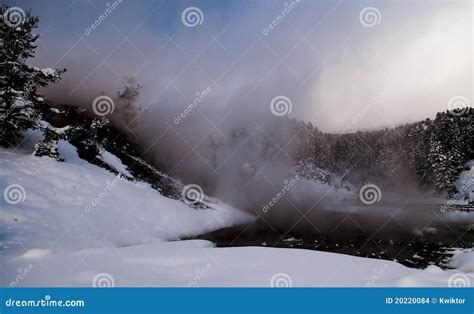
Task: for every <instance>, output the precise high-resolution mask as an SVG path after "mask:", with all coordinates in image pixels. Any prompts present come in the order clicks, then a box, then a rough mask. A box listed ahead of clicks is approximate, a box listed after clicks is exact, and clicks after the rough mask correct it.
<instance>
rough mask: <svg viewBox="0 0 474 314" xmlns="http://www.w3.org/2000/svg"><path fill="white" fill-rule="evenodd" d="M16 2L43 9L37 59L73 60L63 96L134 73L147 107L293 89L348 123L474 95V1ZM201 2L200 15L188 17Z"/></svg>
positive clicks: (328, 122)
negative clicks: (207, 92)
mask: <svg viewBox="0 0 474 314" xmlns="http://www.w3.org/2000/svg"><path fill="white" fill-rule="evenodd" d="M7 3H8V4H10V5H14V6H18V7H21V8H23V9H25V10H28V9H30V8H31V9H32V11H33V13H35V14H38V15H40V16H41V20H40V30H39V31H40V33H41V35H42V37H41V39H40V43H39V47H38V54H37V59H36V60H35V61H34V62H35V64H37V65H40V66H43V67H45V66H51V67H52V66H54V67H66V68H68V69H69V71H68V72H67V74H66V75H65V76H64V80H63V82H61V83H60V85H59V86H58V87H56V91H59V92H60V94H61V95H62V96H65V97H66V98H61V101H67V97H69V96H71V98H74V99H77V98H78V97H79V98H80V97H82V96H83V97H84V100H81V101H83V102H84V104H88V103H89V102H90V98H91V97H93V96H94V95H98V93H99V92H100V91H101V90H105V91H106V92H107V93H113V90H114V89H115V88H116V87H117V85H118V84H119V82H120V79H121V77H122V76H123V75H134V76H136V77H137V78H138V79H139V80H140V81H141V82H142V83H143V85H144V87H143V93H142V96H141V98H140V104H141V106H142V107H143V108H147V111H146V112H151V113H153V112H155V111H157V110H160V108H161V109H163V108H167V109H168V110H171V111H173V112H181V111H182V110H183V109H184V108H185V107H186V106H188V105H189V104H190V103H191V102H192V100H193V98H194V97H195V95H196V91H202V90H204V89H206V88H207V87H211V89H212V93H211V94H212V97H209V98H208V99H207V100H206V101H204V102H203V103H201V104H200V106H202V107H203V108H202V109H203V111H204V110H208V111H209V110H215V111H220V110H222V112H225V110H226V109H227V108H233V109H235V110H234V111H235V112H246V113H247V114H249V113H250V114H252V113H253V112H258V113H261V114H265V113H268V114H271V113H270V103H271V100H272V99H273V98H274V97H276V96H286V97H288V99H290V100H291V107H292V110H291V112H289V114H290V115H291V116H294V117H298V118H301V119H304V120H306V121H311V122H312V123H313V124H315V125H317V126H318V127H319V128H320V129H323V130H326V131H343V130H345V131H347V130H353V129H370V128H374V127H380V126H385V125H395V124H398V123H401V122H407V121H408V122H409V121H415V120H420V119H423V118H425V117H433V116H434V114H435V113H436V112H437V111H443V110H446V109H447V108H448V104H449V102H450V99H452V98H453V97H456V96H462V97H465V98H466V99H467V100H468V101H469V102H470V103H471V104H472V100H473V81H472V73H473V51H472V50H473V48H472V42H473V21H472V20H473V19H472V10H473V3H472V1H470V0H467V1H454V0H450V1H447V0H446V1H428V0H419V1H349V0H347V1H339V0H337V1H329V0H328V1H313V0H301V1H296V0H294V1H291V0H287V1H249V0H239V1H237V0H228V1H223V0H213V1H204V0H203V1H161V0H158V1H153V0H143V1H131V0H123V1H122V2H118V1H116V2H115V3H114V1H113V0H111V1H95V0H90V1H87V0H65V1H60V0H56V1H53V0H28V1H27V0H25V1H7ZM192 6H194V7H197V8H198V9H199V10H200V12H198V13H197V15H196V16H195V17H196V18H197V22H196V21H195V20H192V17H193V16H188V17H189V18H190V19H189V20H185V21H183V11H184V10H186V9H187V8H188V7H192ZM107 8H109V12H110V13H108V16H107V17H106V18H105V19H102V18H100V16H101V15H104V13H105V11H106V9H107ZM201 13H202V14H201ZM193 23H194V24H196V25H194V24H193ZM92 24H96V27H95V29H93V28H91V25H92ZM186 24H188V25H186ZM270 24H272V25H273V26H272V27H271V28H270V27H269V25H270ZM205 107H206V109H205ZM210 119H212V117H210Z"/></svg>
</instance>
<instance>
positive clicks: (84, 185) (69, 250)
mask: <svg viewBox="0 0 474 314" xmlns="http://www.w3.org/2000/svg"><path fill="white" fill-rule="evenodd" d="M33 135H34V134H33ZM59 151H60V153H61V157H62V158H64V159H65V162H56V161H54V160H53V159H51V158H47V157H43V158H38V157H35V156H32V155H31V154H30V153H27V150H26V149H22V150H21V151H19V152H13V151H8V150H4V149H0V163H1V166H0V178H1V181H0V182H1V183H2V189H4V188H5V187H6V186H7V185H10V184H19V185H21V186H22V187H23V188H24V191H25V195H24V196H25V197H24V201H23V202H22V203H19V204H9V203H8V202H7V201H6V199H5V198H0V222H1V226H2V228H1V229H0V245H1V250H2V260H1V264H0V266H1V269H0V272H1V273H2V276H0V283H1V284H2V285H3V286H85V287H90V286H92V285H93V282H95V281H96V279H97V277H98V276H104V274H105V275H106V277H104V278H112V279H113V283H114V285H115V286H120V287H123V286H173V287H174V286H180V287H209V286H260V287H268V286H271V284H272V282H277V281H278V282H280V283H281V282H285V281H286V283H287V284H291V285H293V286H326V287H327V286H361V287H373V286H374V287H375V286H404V287H405V286H448V285H449V282H450V278H452V277H453V276H457V275H462V276H463V277H462V278H461V279H463V278H467V279H466V280H467V281H466V284H467V285H470V286H472V285H473V284H474V276H473V274H464V273H463V272H467V271H469V272H472V252H471V253H469V254H467V255H459V257H457V256H458V255H455V256H454V257H453V259H452V261H451V263H452V265H451V267H453V268H458V269H449V270H442V269H441V268H439V267H437V266H430V267H428V268H427V269H426V270H418V269H411V268H407V267H405V266H403V265H400V264H398V263H396V262H392V261H385V260H378V259H369V258H360V257H355V256H349V255H343V254H335V253H327V252H318V251H310V250H300V249H276V248H268V247H233V248H216V247H214V244H213V243H211V242H209V241H202V240H187V241H177V240H179V239H182V238H184V237H192V236H193V235H197V234H201V233H205V232H210V231H213V230H216V229H219V228H224V227H229V226H232V225H236V224H241V223H248V222H250V221H252V220H253V219H254V218H253V217H252V216H250V215H248V214H246V213H244V212H242V211H239V210H237V209H235V208H232V207H230V206H228V205H226V204H224V203H222V202H218V201H217V200H214V199H213V200H212V202H209V204H208V205H210V206H211V207H213V209H210V210H202V209H200V210H196V209H194V208H191V207H189V206H188V205H186V204H185V203H183V202H179V201H176V200H171V199H169V198H166V197H164V196H161V195H160V194H159V193H158V192H157V191H156V190H153V189H152V188H151V187H150V186H149V185H148V184H145V183H137V182H131V181H127V180H124V179H123V178H121V177H116V176H114V175H113V174H112V173H110V172H108V171H106V170H104V169H102V168H99V167H97V166H94V165H91V164H89V163H87V162H85V161H83V160H81V159H79V158H78V157H77V153H76V151H75V149H74V148H73V147H72V146H71V145H69V144H68V143H67V142H64V141H61V142H60V147H59ZM102 156H104V154H102ZM113 157H115V156H113V155H109V153H106V154H105V157H104V159H105V160H107V162H108V163H109V164H111V165H114V167H116V168H117V169H121V171H120V172H122V171H123V170H124V169H123V164H121V163H119V162H118V159H115V158H116V157H115V158H113ZM216 202H217V203H216ZM287 240H290V239H287ZM291 240H293V239H291ZM294 240H296V239H294ZM464 254H465V253H464ZM469 265H470V266H469ZM26 270H28V271H26ZM19 273H20V274H21V277H20V276H19V275H18V274H19ZM280 277H281V278H280Z"/></svg>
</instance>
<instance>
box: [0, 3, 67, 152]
mask: <svg viewBox="0 0 474 314" xmlns="http://www.w3.org/2000/svg"><path fill="white" fill-rule="evenodd" d="M0 16H2V17H3V19H2V20H1V21H0V145H1V146H4V147H11V146H14V145H16V144H18V143H19V141H20V140H21V139H22V137H23V132H24V131H25V130H28V129H31V128H45V127H46V128H49V127H50V125H49V124H44V123H40V122H41V120H42V117H43V114H44V112H46V110H47V107H48V106H47V102H46V101H45V100H44V98H43V97H42V96H41V95H40V94H38V89H39V88H41V87H45V86H47V85H48V84H49V83H51V82H56V81H58V80H59V79H60V77H61V74H62V73H63V72H64V70H53V69H39V68H36V67H32V66H30V65H28V64H27V61H28V59H30V58H33V57H34V55H35V49H36V45H35V42H36V41H37V40H38V38H39V35H37V34H34V32H33V31H34V29H36V28H37V27H38V22H39V19H38V17H37V16H33V15H31V13H30V12H26V13H25V14H24V15H23V16H20V17H18V16H17V17H16V20H14V21H9V20H8V18H9V7H8V6H5V5H3V6H1V7H0ZM50 132H55V130H54V128H50ZM48 141H50V139H48Z"/></svg>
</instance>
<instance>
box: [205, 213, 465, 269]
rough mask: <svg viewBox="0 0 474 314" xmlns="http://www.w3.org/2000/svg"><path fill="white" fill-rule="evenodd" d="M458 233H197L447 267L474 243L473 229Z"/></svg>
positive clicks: (254, 228) (256, 227)
mask: <svg viewBox="0 0 474 314" xmlns="http://www.w3.org/2000/svg"><path fill="white" fill-rule="evenodd" d="M459 232H460V233H459V234H462V237H461V239H460V237H459V236H455V235H453V236H446V234H443V235H413V234H410V235H403V236H400V235H395V234H394V235H387V234H385V235H382V236H380V237H371V236H369V235H367V234H363V233H354V232H338V234H322V233H314V232H312V233H304V232H297V231H295V232H289V233H285V232H279V231H277V230H274V229H273V228H270V227H268V225H266V224H264V223H261V222H256V223H253V224H252V225H244V226H237V227H231V228H225V229H221V230H218V231H215V232H211V233H208V234H205V235H201V236H198V237H196V239H204V240H209V241H212V242H214V243H215V244H216V245H217V246H218V247H239V246H265V247H277V248H295V249H308V250H318V251H325V252H333V253H343V254H349V255H354V256H361V257H370V258H377V259H384V260H391V261H397V262H399V263H401V264H403V265H405V266H408V267H412V268H426V267H427V266H429V265H431V264H434V265H437V266H440V267H443V268H445V265H444V264H445V263H446V262H447V261H448V259H449V258H450V257H451V256H452V254H451V253H450V252H451V251H452V250H453V249H455V248H472V247H474V233H473V231H472V230H469V229H461V230H459Z"/></svg>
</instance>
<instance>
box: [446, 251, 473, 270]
mask: <svg viewBox="0 0 474 314" xmlns="http://www.w3.org/2000/svg"><path fill="white" fill-rule="evenodd" d="M448 266H449V267H452V268H457V269H459V270H461V271H463V272H466V273H473V274H474V251H467V252H458V253H456V254H454V256H453V257H452V258H451V261H450V262H449V264H448Z"/></svg>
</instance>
